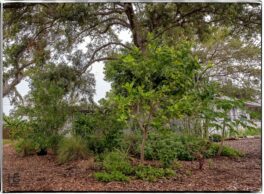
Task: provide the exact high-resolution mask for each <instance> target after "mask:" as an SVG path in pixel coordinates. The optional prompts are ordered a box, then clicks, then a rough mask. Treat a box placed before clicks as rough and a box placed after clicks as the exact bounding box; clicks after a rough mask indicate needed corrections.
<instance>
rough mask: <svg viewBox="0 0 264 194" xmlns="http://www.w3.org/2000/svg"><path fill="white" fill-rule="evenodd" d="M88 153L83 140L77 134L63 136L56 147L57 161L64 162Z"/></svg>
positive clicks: (85, 155)
mask: <svg viewBox="0 0 264 194" xmlns="http://www.w3.org/2000/svg"><path fill="white" fill-rule="evenodd" d="M88 155H89V150H88V149H87V147H86V145H85V141H84V140H83V139H82V138H81V137H79V136H73V137H67V138H66V137H65V138H64V139H62V140H61V142H60V143H59V147H58V161H59V163H65V162H68V161H71V160H77V159H85V158H87V157H88Z"/></svg>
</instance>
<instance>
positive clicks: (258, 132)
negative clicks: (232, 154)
mask: <svg viewBox="0 0 264 194" xmlns="http://www.w3.org/2000/svg"><path fill="white" fill-rule="evenodd" d="M239 135H243V136H255V135H261V129H260V128H252V127H248V128H246V129H245V131H242V132H240V133H239Z"/></svg>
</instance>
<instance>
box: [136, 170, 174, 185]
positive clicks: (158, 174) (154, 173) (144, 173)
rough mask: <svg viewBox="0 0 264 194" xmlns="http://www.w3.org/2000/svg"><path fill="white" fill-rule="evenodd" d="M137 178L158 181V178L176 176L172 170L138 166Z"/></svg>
mask: <svg viewBox="0 0 264 194" xmlns="http://www.w3.org/2000/svg"><path fill="white" fill-rule="evenodd" d="M135 174H136V177H137V178H139V179H142V180H145V181H151V182H152V181H156V180H157V179H158V178H162V177H168V176H174V175H175V172H174V171H173V170H172V169H163V168H153V167H151V166H138V167H137V169H136V171H135Z"/></svg>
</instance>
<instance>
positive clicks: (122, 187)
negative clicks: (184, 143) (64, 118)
mask: <svg viewBox="0 0 264 194" xmlns="http://www.w3.org/2000/svg"><path fill="white" fill-rule="evenodd" d="M225 144H227V145H230V146H232V147H234V148H237V149H238V150H240V151H242V152H244V153H245V156H244V157H242V158H239V159H230V158H226V157H218V158H213V159H208V160H207V161H206V162H205V166H204V170H202V171H201V170H198V162H196V161H194V162H188V161H181V164H182V168H180V169H179V170H177V171H176V176H175V177H171V178H169V179H160V180H158V181H156V182H147V181H141V180H130V181H129V182H126V183H124V182H110V183H102V182H99V181H97V180H95V178H94V177H93V173H94V172H95V170H93V169H92V165H91V161H89V160H81V161H75V162H71V163H68V164H65V165H59V164H58V163H57V162H56V157H55V156H54V155H52V154H48V155H46V156H37V155H34V156H27V157H21V156H19V155H18V154H16V152H15V150H14V148H13V147H12V146H11V145H10V144H6V145H4V157H3V189H4V192H12V191H190V192H191V191H251V192H258V191H260V190H261V188H262V177H261V159H262V158H261V157H262V155H261V139H257V138H256V139H240V140H230V141H226V142H225Z"/></svg>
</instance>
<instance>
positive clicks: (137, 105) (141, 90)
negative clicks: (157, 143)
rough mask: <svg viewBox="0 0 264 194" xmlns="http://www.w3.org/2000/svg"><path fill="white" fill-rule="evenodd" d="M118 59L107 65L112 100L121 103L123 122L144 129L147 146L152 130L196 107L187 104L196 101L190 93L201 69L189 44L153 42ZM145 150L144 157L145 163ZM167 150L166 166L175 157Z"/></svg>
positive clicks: (120, 110) (106, 72) (143, 134)
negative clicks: (143, 50)
mask: <svg viewBox="0 0 264 194" xmlns="http://www.w3.org/2000/svg"><path fill="white" fill-rule="evenodd" d="M118 57H119V58H118V59H117V60H115V61H111V62H109V63H108V64H106V66H105V74H106V79H107V80H108V81H111V82H112V88H113V90H112V93H110V94H109V96H108V97H109V100H110V101H111V100H112V101H114V102H115V103H116V104H117V111H119V120H121V121H124V122H127V125H128V126H129V125H130V126H131V125H132V126H138V128H139V129H140V130H141V132H142V143H141V146H142V147H144V145H145V142H146V139H147V133H148V129H149V128H150V127H154V128H159V127H162V126H164V125H166V124H167V123H168V122H169V119H170V118H172V117H173V118H175V117H176V118H179V117H181V116H183V115H184V114H186V112H191V107H193V106H192V105H191V103H186V101H188V102H191V101H192V99H189V98H188V96H187V94H188V92H189V91H190V90H191V89H192V88H194V86H195V78H196V76H197V74H198V71H199V70H200V67H201V66H200V64H199V63H198V59H197V57H194V56H193V55H192V52H191V45H190V44H189V43H188V42H181V43H179V44H177V46H175V47H169V46H167V45H165V44H161V45H159V44H158V43H157V42H151V43H150V44H148V45H147V48H146V51H145V52H144V53H143V52H141V51H140V50H139V49H137V48H134V49H133V50H132V51H128V52H127V51H124V53H122V54H120V55H119V56H118ZM185 99H188V100H185ZM163 144H164V145H165V144H166V142H163ZM142 147H141V153H140V157H141V160H144V148H142ZM166 149H167V148H165V149H164V150H160V154H161V155H162V156H163V159H164V165H165V166H166V165H169V163H170V161H172V160H173V159H174V158H175V156H174V155H172V154H165V152H166V151H165V150H166Z"/></svg>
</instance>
